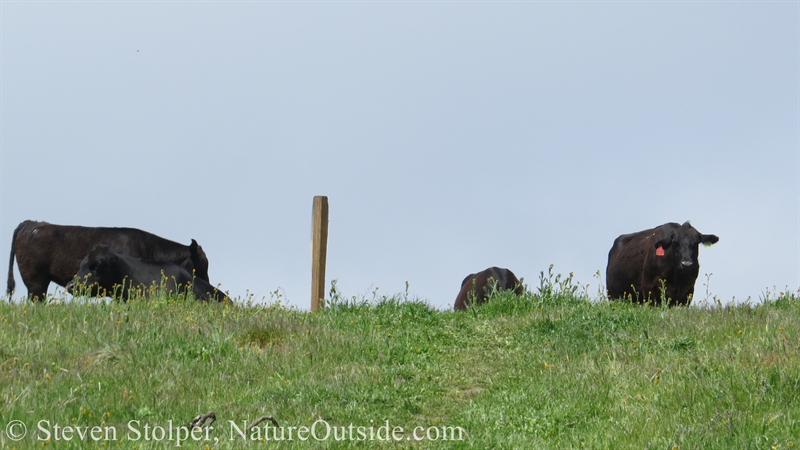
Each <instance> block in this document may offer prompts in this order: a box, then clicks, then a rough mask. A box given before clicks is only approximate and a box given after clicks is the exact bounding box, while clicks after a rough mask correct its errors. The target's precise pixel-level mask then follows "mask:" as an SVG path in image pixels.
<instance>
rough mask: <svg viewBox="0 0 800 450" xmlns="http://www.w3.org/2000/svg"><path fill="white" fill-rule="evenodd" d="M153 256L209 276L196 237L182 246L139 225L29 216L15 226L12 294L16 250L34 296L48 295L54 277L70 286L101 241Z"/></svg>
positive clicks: (10, 280)
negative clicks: (55, 222)
mask: <svg viewBox="0 0 800 450" xmlns="http://www.w3.org/2000/svg"><path fill="white" fill-rule="evenodd" d="M98 244H103V245H107V246H108V247H109V249H110V250H111V251H114V252H117V253H123V254H126V255H130V256H133V257H135V258H141V259H145V260H150V261H167V262H171V263H174V264H177V265H179V266H181V267H183V268H184V269H186V270H187V271H189V273H192V271H194V274H195V276H196V277H197V278H199V279H202V280H205V281H208V258H207V257H206V254H205V252H203V248H202V247H200V246H199V245H198V244H197V242H196V241H195V240H194V239H192V243H191V245H188V246H187V245H182V244H179V243H177V242H173V241H170V240H167V239H164V238H161V237H158V236H156V235H154V234H151V233H148V232H146V231H142V230H137V229H135V228H91V227H79V226H69V225H53V224H50V223H47V222H34V221H31V220H26V221H25V222H22V223H21V224H19V226H18V227H17V229H16V230H14V237H13V238H12V239H11V258H10V260H9V262H8V288H7V290H6V292H7V294H8V296H9V297H11V295H12V294H13V293H14V287H15V284H14V255H16V257H17V264H18V265H19V273H20V274H21V275H22V281H23V282H24V283H25V286H26V287H27V288H28V296H29V297H30V298H31V299H37V298H38V299H39V300H44V298H45V295H46V294H47V286H48V285H49V284H50V282H51V281H53V282H55V283H56V284H58V285H61V286H66V285H67V283H69V282H70V281H71V280H72V278H73V277H74V276H75V274H76V273H78V267H79V266H80V263H81V260H82V259H83V258H84V257H85V256H86V255H87V254H89V251H91V250H92V248H94V246H95V245H98Z"/></svg>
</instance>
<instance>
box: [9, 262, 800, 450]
mask: <svg viewBox="0 0 800 450" xmlns="http://www.w3.org/2000/svg"><path fill="white" fill-rule="evenodd" d="M532 290H533V293H526V294H525V295H523V296H520V297H517V296H514V295H505V294H502V293H501V294H499V295H497V296H496V297H494V298H493V300H492V301H491V302H490V303H488V304H486V305H484V306H482V307H478V308H473V309H471V310H469V311H466V312H461V313H454V312H442V311H437V310H434V309H432V308H430V307H429V306H428V305H426V304H424V303H421V302H417V301H412V300H408V299H407V298H404V296H403V295H400V296H398V297H396V298H376V299H371V300H364V299H343V298H342V297H341V295H340V294H339V293H337V292H336V291H335V290H333V291H332V297H333V298H332V301H331V303H332V305H330V307H329V308H328V309H326V310H324V311H322V312H317V313H308V312H304V311H297V310H293V309H287V308H285V307H283V306H281V305H280V304H276V305H273V306H269V307H263V306H245V307H232V306H225V305H216V304H202V303H197V302H194V301H191V300H186V299H175V298H158V299H154V300H148V301H144V300H139V301H131V302H128V303H116V302H112V303H98V302H95V301H86V300H80V299H77V300H74V301H72V302H69V303H66V304H65V303H64V302H63V301H61V302H59V301H54V302H51V303H50V304H47V305H34V304H30V303H23V304H8V303H5V302H4V303H2V304H0V388H2V397H1V398H0V401H1V402H2V407H0V427H6V428H5V430H4V431H2V432H0V433H1V434H2V436H1V437H0V446H2V447H4V448H43V447H44V448H50V447H52V448H137V449H146V448H175V447H176V446H177V444H180V446H181V447H183V448H205V447H206V446H208V447H209V448H251V447H253V448H254V447H259V448H260V447H267V448H270V447H275V446H276V445H274V443H273V444H270V445H265V444H264V443H262V442H259V441H258V440H259V438H260V439H268V440H270V441H273V440H274V438H275V437H280V432H279V431H278V429H276V428H275V426H274V425H273V424H272V423H271V422H269V421H265V422H262V423H261V424H260V425H258V426H256V427H255V428H254V429H253V430H251V431H250V432H249V433H247V432H246V428H247V425H249V424H250V423H251V422H253V421H255V420H256V419H258V418H260V417H262V416H264V415H270V416H273V417H274V419H275V420H276V421H277V423H278V424H279V425H280V426H281V427H283V429H282V432H283V436H284V438H286V439H285V440H284V441H282V442H280V445H278V446H279V447H281V448H351V447H360V448H373V447H380V448H597V449H601V448H602V449H606V448H636V449H640V448H657V449H669V448H704V449H707V448H719V449H730V448H765V449H772V448H781V449H788V448H795V447H797V446H800V423H799V422H798V418H800V351H799V349H800V298H798V296H797V295H796V294H790V293H780V294H773V295H771V296H770V298H768V299H767V301H766V302H765V303H764V304H763V305H759V306H736V307H733V306H732V307H716V308H711V309H700V308H673V309H667V308H651V307H642V306H635V305H630V304H627V303H622V302H611V303H609V302H605V301H590V300H589V298H588V297H587V296H586V295H585V294H581V293H580V292H579V290H577V289H576V287H575V286H574V285H573V284H572V280H571V278H569V277H566V278H560V277H558V278H553V277H552V276H543V277H542V279H541V280H540V286H539V287H538V288H534V289H532ZM208 411H214V412H215V414H216V418H217V421H216V422H215V423H213V425H212V426H213V429H209V430H207V431H205V432H200V431H198V432H196V434H195V435H194V438H195V439H194V440H193V439H192V437H191V436H187V435H186V434H185V433H188V431H187V430H188V429H179V428H173V429H172V433H173V435H172V437H170V436H169V434H168V433H169V430H170V426H169V425H170V421H171V423H172V425H173V427H180V426H183V425H185V424H186V423H188V422H189V420H190V419H192V418H193V417H195V416H197V415H199V414H203V413H207V412H208ZM15 420H19V421H21V422H22V424H24V425H25V426H26V427H27V434H26V436H25V437H24V438H23V439H22V440H20V441H13V440H12V439H11V437H13V436H12V435H15V434H17V433H19V432H20V430H21V425H20V423H15V422H13V421H15ZM42 421H44V422H42ZM131 421H138V422H131ZM229 421H233V423H234V424H235V425H236V427H234V426H233V425H231V422H229ZM387 421H388V434H389V436H388V438H389V440H380V439H379V438H381V439H384V438H386V437H387V436H386V435H387V433H386V430H387ZM9 423H11V424H12V425H7V424H9ZM315 423H316V424H317V425H316V428H315V430H316V436H317V437H322V436H324V435H325V434H326V430H328V429H330V434H329V436H328V439H327V440H326V441H322V442H320V441H317V440H315V439H314V437H313V436H311V435H310V431H309V430H307V431H306V432H303V431H302V428H301V427H309V428H310V427H311V426H312V425H313V424H315ZM265 424H269V425H265ZM87 427H88V428H87ZM92 427H100V428H97V429H96V430H95V435H94V437H95V439H97V438H99V440H93V439H92V437H91V436H90V435H88V436H87V437H86V438H85V439H84V440H83V441H81V440H80V436H79V433H80V432H82V433H87V432H91V431H92ZM290 427H294V428H293V429H291V430H289V428H290ZM327 427H331V428H327ZM395 427H402V434H400V432H398V431H397V429H396V428H395ZM415 427H421V428H418V429H417V430H416V437H421V438H422V439H421V440H417V439H416V438H415V436H412V435H413V434H414V433H415V430H414V429H415ZM455 427H461V429H463V430H464V432H463V435H462V436H461V438H462V439H460V440H459V439H458V437H459V436H458V429H457V428H455ZM237 428H238V429H242V430H243V431H242V433H243V434H245V437H242V435H241V434H239V432H238V431H237ZM112 429H113V430H115V431H113V432H112V431H111V430H112ZM134 430H135V431H134ZM334 430H336V436H335V433H334ZM290 432H291V433H292V439H291V440H289V439H288V437H289V433H290ZM392 432H394V434H392ZM58 433H61V434H58ZM112 433H115V434H113V435H112ZM137 433H138V434H137ZM162 433H163V435H162ZM180 433H184V434H183V435H181V434H180ZM298 434H300V435H303V436H305V437H306V438H308V440H305V441H303V440H301V439H300V437H299V436H298ZM66 435H69V437H70V438H71V439H72V440H69V441H67V440H66ZM343 435H344V436H343ZM48 436H49V440H47V439H46V438H47V437H48ZM179 437H180V438H182V440H183V442H179V441H178V440H177V439H178V438H179ZM335 437H339V438H341V437H345V438H347V439H346V440H340V441H337V440H335ZM392 437H396V438H399V440H393V439H392ZM437 437H438V440H437V439H436V438H437ZM40 438H41V439H44V440H43V441H40V440H39V439H40ZM159 438H160V439H159ZM351 438H352V440H350V439H351ZM371 438H372V440H370V439H371ZM444 438H448V439H452V438H455V439H456V440H447V441H445V440H443V439H444ZM186 439H188V441H186Z"/></svg>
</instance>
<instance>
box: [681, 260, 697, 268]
mask: <svg viewBox="0 0 800 450" xmlns="http://www.w3.org/2000/svg"><path fill="white" fill-rule="evenodd" d="M692 265H694V261H681V267H692Z"/></svg>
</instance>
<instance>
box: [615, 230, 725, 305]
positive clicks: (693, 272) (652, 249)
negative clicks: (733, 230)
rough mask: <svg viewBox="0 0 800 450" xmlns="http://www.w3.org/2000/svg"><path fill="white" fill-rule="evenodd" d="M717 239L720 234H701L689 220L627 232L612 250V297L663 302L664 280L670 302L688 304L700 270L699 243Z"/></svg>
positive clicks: (708, 243)
mask: <svg viewBox="0 0 800 450" xmlns="http://www.w3.org/2000/svg"><path fill="white" fill-rule="evenodd" d="M717 241H719V238H718V237H717V236H714V235H713V234H701V233H700V232H699V231H697V230H696V229H694V227H692V226H691V225H690V224H689V222H686V223H684V224H683V225H678V224H677V223H674V222H670V223H665V224H664V225H661V226H658V227H655V228H651V229H649V230H644V231H639V232H638V233H631V234H623V235H622V236H620V237H618V238H617V239H616V240H615V241H614V246H613V247H611V251H609V252H608V267H607V268H606V286H607V287H608V295H609V297H610V298H630V299H631V300H633V301H635V302H637V303H643V302H647V303H652V304H653V305H659V304H661V298H662V292H661V288H662V282H663V285H664V288H665V292H664V294H665V296H666V300H667V302H668V305H670V306H673V305H688V304H689V303H690V302H691V301H692V300H691V297H692V294H693V293H694V282H695V280H697V274H698V273H699V271H700V263H699V262H698V261H697V253H698V248H697V247H698V244H700V243H701V242H702V243H703V244H705V245H707V246H710V245H711V244H714V243H716V242H717Z"/></svg>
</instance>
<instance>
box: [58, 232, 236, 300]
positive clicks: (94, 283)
mask: <svg viewBox="0 0 800 450" xmlns="http://www.w3.org/2000/svg"><path fill="white" fill-rule="evenodd" d="M75 279H76V280H77V281H78V283H79V284H81V285H83V287H82V289H83V291H82V292H80V288H78V287H77V286H76V285H75V282H74V281H75V280H73V281H70V282H69V283H67V286H66V288H67V292H69V293H70V294H78V293H82V294H87V295H90V296H93V297H105V296H108V297H114V298H118V299H122V300H128V299H129V298H130V297H131V296H132V295H141V296H143V297H149V296H151V295H152V294H153V293H155V292H158V290H163V291H165V292H167V293H171V294H182V293H184V292H186V289H187V286H192V288H193V292H194V296H195V298H196V299H198V300H208V299H210V298H211V299H214V300H216V301H218V302H223V301H224V302H228V303H230V299H229V298H228V297H227V296H226V295H225V294H224V293H223V292H222V291H220V290H218V289H217V288H215V287H214V286H212V285H211V284H210V283H209V282H208V281H206V280H203V279H202V278H196V277H193V276H192V275H191V274H190V273H189V271H187V270H186V269H184V268H183V267H181V266H179V265H177V264H174V263H170V262H164V261H143V260H141V259H139V258H134V257H132V256H128V255H125V254H121V253H116V252H112V251H111V250H109V248H108V246H105V245H98V246H95V247H94V248H93V249H92V250H91V251H90V252H89V254H88V255H86V257H85V258H83V260H82V261H81V264H80V267H79V268H78V273H77V275H76V278H75ZM76 288H78V289H79V291H78V292H76Z"/></svg>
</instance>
